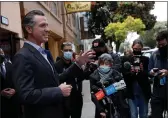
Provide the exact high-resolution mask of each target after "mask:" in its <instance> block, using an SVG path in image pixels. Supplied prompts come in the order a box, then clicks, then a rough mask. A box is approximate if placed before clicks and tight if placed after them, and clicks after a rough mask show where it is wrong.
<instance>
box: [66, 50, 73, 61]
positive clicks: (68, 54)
mask: <svg viewBox="0 0 168 118" xmlns="http://www.w3.org/2000/svg"><path fill="white" fill-rule="evenodd" d="M64 58H65V59H66V60H71V59H72V52H69V51H68V52H64Z"/></svg>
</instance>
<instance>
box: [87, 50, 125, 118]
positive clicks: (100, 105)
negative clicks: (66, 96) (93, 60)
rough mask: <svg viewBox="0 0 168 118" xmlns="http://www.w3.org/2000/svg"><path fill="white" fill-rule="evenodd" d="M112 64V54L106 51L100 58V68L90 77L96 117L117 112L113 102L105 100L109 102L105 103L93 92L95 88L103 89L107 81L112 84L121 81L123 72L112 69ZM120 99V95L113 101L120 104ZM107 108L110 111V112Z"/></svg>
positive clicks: (107, 116) (106, 116)
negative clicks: (96, 97)
mask: <svg viewBox="0 0 168 118" xmlns="http://www.w3.org/2000/svg"><path fill="white" fill-rule="evenodd" d="M112 66H113V59H112V57H111V55H109V54H107V53H104V54H102V55H101V56H100V57H99V58H98V68H97V69H96V70H95V71H94V72H93V73H92V74H91V75H90V77H89V79H90V86H91V97H92V101H93V103H94V104H95V106H96V109H95V110H96V111H95V118H111V116H110V115H109V114H110V113H112V115H114V112H115V111H114V106H113V105H112V104H110V103H108V102H107V101H106V100H105V101H106V102H107V103H104V102H103V101H98V100H97V99H95V97H94V94H93V92H94V91H95V89H97V90H100V89H103V87H102V86H106V85H105V83H106V84H107V83H108V85H111V84H112V83H115V82H119V81H120V80H121V79H122V76H121V74H120V73H119V72H118V71H116V70H114V69H112ZM100 84H101V85H100ZM115 96H117V95H115ZM110 99H111V98H110ZM113 100H114V99H113ZM118 100H119V99H118V97H117V98H115V102H114V101H113V103H115V104H118V106H119V101H118ZM109 105H110V106H111V107H112V109H111V110H110V108H109ZM105 109H106V110H107V111H108V113H107V111H106V110H105ZM121 115H124V114H121Z"/></svg>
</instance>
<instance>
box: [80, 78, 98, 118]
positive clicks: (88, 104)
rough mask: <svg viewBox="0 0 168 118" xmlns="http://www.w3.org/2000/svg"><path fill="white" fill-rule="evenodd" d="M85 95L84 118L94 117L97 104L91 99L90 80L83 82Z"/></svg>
mask: <svg viewBox="0 0 168 118" xmlns="http://www.w3.org/2000/svg"><path fill="white" fill-rule="evenodd" d="M83 95H84V96H83V109H82V118H94V113H95V105H94V104H93V102H92V101H91V96H90V84H89V81H88V80H85V81H84V82H83Z"/></svg>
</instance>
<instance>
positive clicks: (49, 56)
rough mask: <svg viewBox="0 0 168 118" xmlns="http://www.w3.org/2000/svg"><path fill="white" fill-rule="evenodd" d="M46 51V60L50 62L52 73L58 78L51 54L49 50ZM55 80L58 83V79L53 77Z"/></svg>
mask: <svg viewBox="0 0 168 118" xmlns="http://www.w3.org/2000/svg"><path fill="white" fill-rule="evenodd" d="M46 53H47V55H48V56H47V57H48V61H49V62H50V64H51V66H52V68H53V73H54V75H55V76H56V77H57V78H58V73H57V72H56V70H55V66H54V60H53V58H52V56H51V53H50V51H48V50H47V51H46ZM55 81H57V82H58V83H59V81H58V79H56V78H55Z"/></svg>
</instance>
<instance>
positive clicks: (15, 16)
mask: <svg viewBox="0 0 168 118" xmlns="http://www.w3.org/2000/svg"><path fill="white" fill-rule="evenodd" d="M9 8H11V9H9ZM13 8H14V9H15V10H13ZM0 9H1V10H0V13H1V14H0V15H1V16H4V17H5V18H7V19H8V24H6V25H5V24H2V23H1V25H0V26H1V27H0V28H1V29H0V32H1V33H0V37H2V36H1V35H3V36H4V34H6V35H7V37H8V36H9V38H10V40H11V37H12V38H13V37H16V39H17V40H16V41H15V42H14V41H13V42H12V43H13V44H15V43H16V42H17V43H18V44H17V43H16V46H13V47H12V48H15V51H14V53H15V52H16V51H17V50H18V49H19V48H21V47H22V46H23V43H24V40H23V39H24V38H23V37H24V35H23V32H22V28H21V20H22V18H23V17H24V15H25V14H26V13H28V12H29V11H31V10H41V11H43V12H44V14H45V16H46V17H47V20H48V23H49V29H50V32H49V40H48V42H47V43H45V44H44V45H43V46H44V47H45V48H46V49H49V50H50V51H51V54H52V56H53V58H54V60H55V59H56V57H57V56H59V55H60V54H61V50H60V45H61V43H62V42H64V41H70V42H72V43H74V41H76V39H77V37H78V34H77V31H79V29H77V28H78V27H77V26H76V23H77V22H76V20H77V19H76V17H77V15H76V14H66V10H65V8H64V2H59V1H58V2H55V1H51V2H48V1H43V2H42V1H41V2H40V1H38V2H0ZM6 31H8V32H11V34H12V35H9V33H6ZM78 39H79V37H78ZM3 40H4V38H3ZM0 41H1V39H0ZM1 42H2V41H1ZM10 44H11V43H10ZM1 46H2V45H1Z"/></svg>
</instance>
